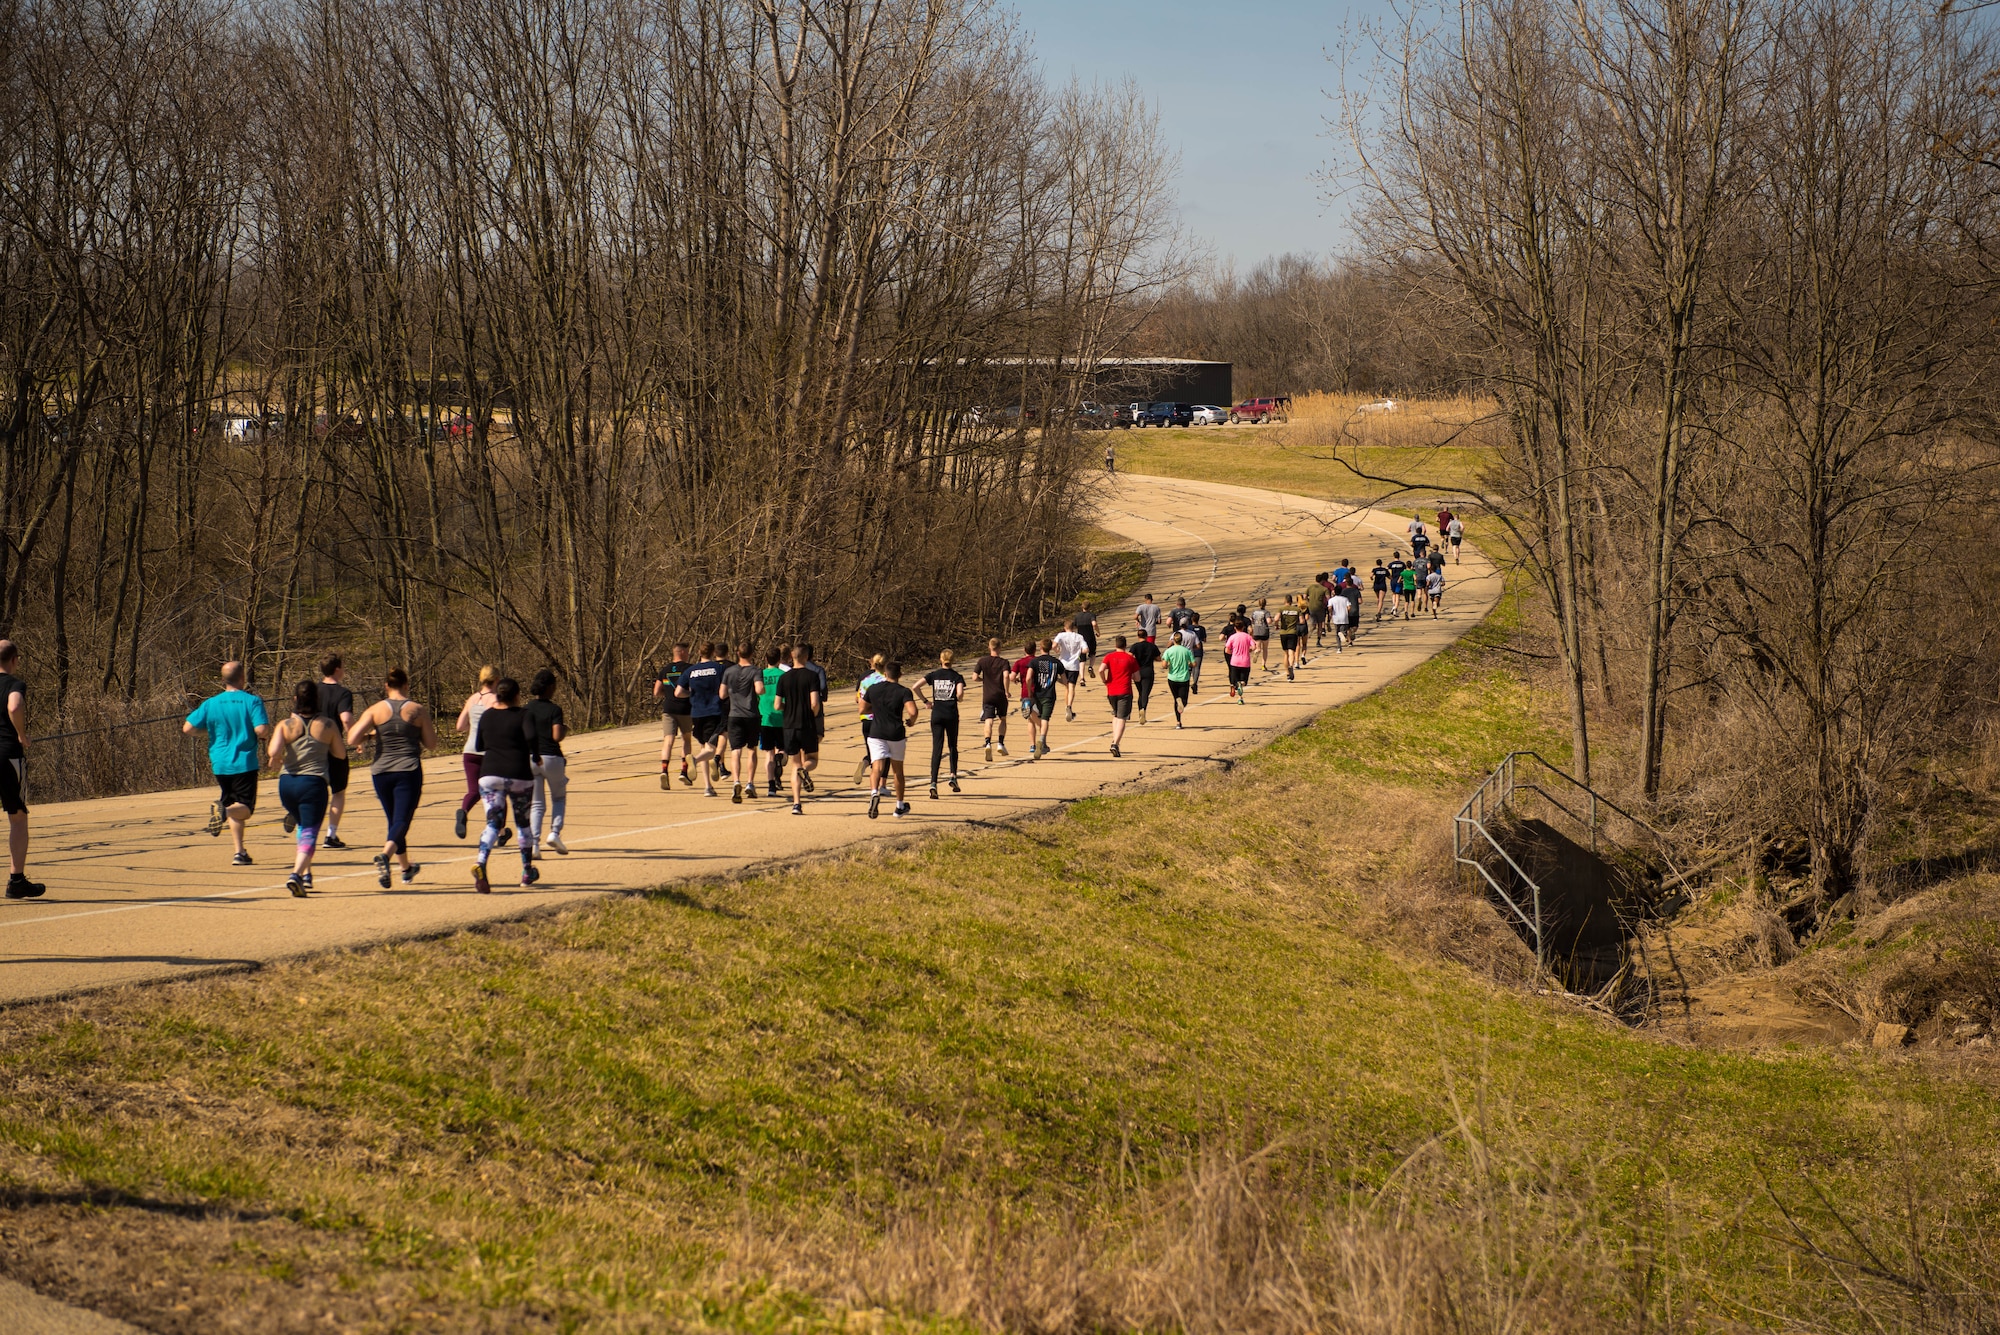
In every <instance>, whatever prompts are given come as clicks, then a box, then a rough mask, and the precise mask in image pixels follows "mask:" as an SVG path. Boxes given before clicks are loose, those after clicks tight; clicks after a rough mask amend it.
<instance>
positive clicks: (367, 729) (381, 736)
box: [347, 667, 438, 890]
mask: <svg viewBox="0 0 2000 1335" xmlns="http://www.w3.org/2000/svg"><path fill="white" fill-rule="evenodd" d="M409 689H410V678H409V674H408V673H406V672H404V671H403V669H401V668H399V667H396V668H390V669H389V672H388V675H386V676H385V677H383V679H382V696H383V698H382V699H381V700H380V701H378V702H377V703H375V704H372V705H370V706H369V707H368V708H367V709H365V710H363V711H362V714H361V717H360V718H358V719H356V720H354V726H353V727H352V728H350V729H348V731H347V749H348V751H349V752H350V753H352V752H353V750H354V748H355V747H357V746H360V745H361V743H362V740H363V739H364V738H366V737H367V736H368V734H369V733H371V732H372V733H374V734H375V759H374V762H373V763H372V764H370V765H369V766H368V776H369V778H370V779H371V780H372V781H373V782H374V784H375V800H376V801H377V802H380V803H381V804H382V815H383V816H384V817H385V818H386V819H387V820H388V822H389V832H388V835H387V836H386V837H385V838H384V839H383V841H382V851H381V852H380V853H377V854H376V855H375V883H376V884H377V885H379V886H381V887H382V888H383V889H384V890H387V889H388V888H389V859H390V858H391V857H393V858H395V859H396V861H397V862H398V863H400V864H401V866H402V872H403V884H404V885H408V884H409V883H410V882H411V881H414V880H416V879H417V873H418V872H419V871H421V870H423V868H422V867H420V866H419V865H418V864H416V863H414V862H412V861H410V845H409V835H410V824H411V822H412V821H414V820H415V819H416V815H417V804H418V803H419V802H421V801H423V797H424V752H425V750H427V749H428V748H431V747H435V746H436V745H437V744H438V736H437V727H436V725H435V724H433V723H432V722H431V715H430V711H429V710H427V709H425V708H424V707H423V706H422V705H420V704H418V703H416V702H415V701H414V700H412V699H410V697H409V694H408V692H409Z"/></svg>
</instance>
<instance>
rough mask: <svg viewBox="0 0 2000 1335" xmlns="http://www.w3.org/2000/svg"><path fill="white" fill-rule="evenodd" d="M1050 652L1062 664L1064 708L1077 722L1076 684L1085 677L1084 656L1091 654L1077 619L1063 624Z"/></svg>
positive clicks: (1071, 619)
mask: <svg viewBox="0 0 2000 1335" xmlns="http://www.w3.org/2000/svg"><path fill="white" fill-rule="evenodd" d="M1049 648H1050V652H1051V653H1053V654H1055V656H1056V659H1057V661H1059V662H1060V663H1061V664H1062V677H1061V681H1062V687H1063V694H1064V699H1063V706H1064V709H1065V710H1066V712H1067V716H1068V718H1069V719H1070V721H1071V722H1074V721H1075V720H1076V683H1077V679H1078V678H1079V677H1081V676H1082V675H1083V660H1084V656H1085V655H1087V654H1088V653H1089V652H1090V645H1089V643H1088V642H1087V641H1086V640H1085V639H1084V638H1083V636H1081V635H1079V634H1077V632H1076V618H1075V617H1071V618H1070V619H1069V620H1067V621H1065V622H1063V628H1062V630H1060V631H1059V632H1057V634H1056V637H1055V639H1053V640H1051V641H1050V642H1049Z"/></svg>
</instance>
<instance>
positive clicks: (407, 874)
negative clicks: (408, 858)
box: [403, 862, 424, 885]
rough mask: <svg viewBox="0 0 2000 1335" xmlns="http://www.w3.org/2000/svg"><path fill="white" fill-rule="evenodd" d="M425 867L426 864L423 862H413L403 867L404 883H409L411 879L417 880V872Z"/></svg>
mask: <svg viewBox="0 0 2000 1335" xmlns="http://www.w3.org/2000/svg"><path fill="white" fill-rule="evenodd" d="M423 869H424V864H423V863H421V862H412V863H411V864H410V865H409V866H407V867H405V868H403V884H404V885H408V884H409V883H410V882H411V881H414V880H416V879H417V873H418V872H420V871H422V870H423Z"/></svg>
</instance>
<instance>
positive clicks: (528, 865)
mask: <svg viewBox="0 0 2000 1335" xmlns="http://www.w3.org/2000/svg"><path fill="white" fill-rule="evenodd" d="M541 879H542V869H541V868H540V867H537V866H536V865H535V864H534V863H532V862H524V863H522V864H521V884H522V885H533V884H534V883H535V882H536V881H539V880H541Z"/></svg>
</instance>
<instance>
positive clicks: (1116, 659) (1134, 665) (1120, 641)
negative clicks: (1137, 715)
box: [1099, 635, 1139, 756]
mask: <svg viewBox="0 0 2000 1335" xmlns="http://www.w3.org/2000/svg"><path fill="white" fill-rule="evenodd" d="M1113 643H1115V644H1116V645H1117V646H1118V647H1117V648H1115V649H1113V650H1112V651H1111V652H1110V653H1108V654H1106V655H1105V656H1104V662H1103V663H1102V664H1100V665H1099V670H1100V671H1101V672H1103V673H1104V695H1105V698H1106V699H1108V700H1110V701H1111V754H1112V755H1114V756H1115V755H1117V754H1118V743H1120V742H1122V741H1124V740H1125V721H1126V720H1127V719H1129V718H1131V717H1132V679H1133V678H1134V677H1136V676H1138V675H1139V660H1138V659H1136V658H1134V657H1133V656H1132V655H1131V654H1129V653H1127V652H1125V637H1124V636H1123V635H1120V636H1119V637H1118V638H1117V639H1116V640H1115V641H1113Z"/></svg>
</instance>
